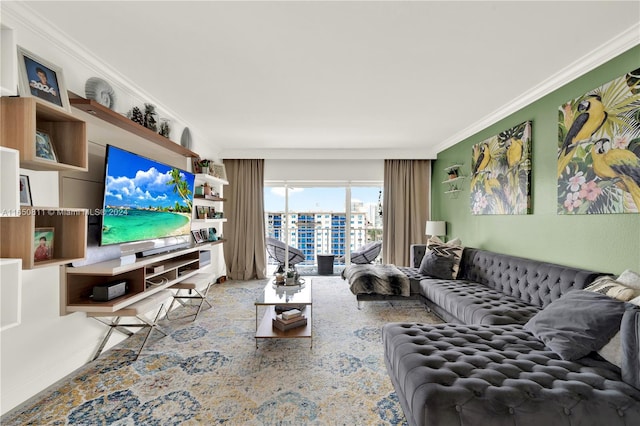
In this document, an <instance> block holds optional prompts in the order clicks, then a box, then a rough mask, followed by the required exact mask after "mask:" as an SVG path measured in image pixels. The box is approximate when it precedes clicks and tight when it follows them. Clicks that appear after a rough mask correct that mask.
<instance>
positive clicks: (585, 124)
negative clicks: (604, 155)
mask: <svg viewBox="0 0 640 426" xmlns="http://www.w3.org/2000/svg"><path fill="white" fill-rule="evenodd" d="M578 112H579V113H580V114H579V115H578V116H577V117H576V119H575V120H574V121H573V124H571V128H569V131H568V132H567V136H566V137H565V139H564V142H563V144H562V147H561V148H560V151H559V152H558V177H560V175H561V174H562V171H563V170H564V169H565V167H567V165H568V164H569V162H570V161H571V158H573V155H574V154H575V151H576V149H577V148H578V142H580V141H583V140H585V139H589V138H590V137H591V136H593V135H594V134H595V133H596V132H597V131H598V130H599V129H600V127H602V125H603V124H604V123H605V121H607V117H608V114H607V112H606V111H605V107H604V104H603V103H602V98H601V97H600V96H598V95H591V96H589V97H588V98H586V99H585V100H583V101H582V102H580V104H579V105H578Z"/></svg>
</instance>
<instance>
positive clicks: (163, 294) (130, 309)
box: [87, 290, 172, 360]
mask: <svg viewBox="0 0 640 426" xmlns="http://www.w3.org/2000/svg"><path fill="white" fill-rule="evenodd" d="M171 296H172V294H171V292H170V291H169V290H162V291H159V292H158V293H154V294H153V295H151V296H148V297H145V298H144V299H142V300H140V301H138V302H135V303H132V304H131V305H129V306H127V307H126V308H122V309H119V310H117V311H115V312H87V317H89V318H93V319H95V320H96V321H98V322H100V323H102V324H104V325H107V326H109V331H108V332H107V335H106V336H104V339H102V342H101V343H100V346H98V349H97V350H96V353H95V355H94V356H93V359H92V360H95V359H96V358H98V357H99V356H100V354H101V353H102V350H103V349H104V347H105V345H106V344H107V342H108V341H109V338H110V337H111V334H113V331H114V330H117V331H119V332H120V333H122V334H125V335H127V336H133V333H132V332H131V331H129V330H127V329H126V328H125V327H135V328H148V329H149V330H148V331H147V335H146V336H145V337H144V340H143V341H142V345H140V349H139V350H138V353H137V354H136V357H135V359H138V357H139V356H140V353H141V352H142V349H143V348H144V345H145V344H146V343H147V340H148V339H149V336H150V335H151V332H152V331H153V330H158V331H159V332H160V333H162V334H163V335H165V336H166V335H167V333H165V332H164V331H162V329H160V328H159V327H158V326H157V323H158V319H159V318H160V314H161V313H162V309H163V307H164V304H165V303H166V301H167V300H168V299H169V298H170V297H171ZM158 305H160V307H159V308H158V313H157V314H156V315H155V318H154V319H153V321H150V320H149V319H147V318H145V317H144V314H146V313H148V312H151V311H153V310H154V309H155V308H156V307H157V306H158ZM106 317H111V318H112V319H111V321H110V322H107V321H106V320H103V319H102V318H106ZM122 317H135V318H137V319H138V320H139V321H140V323H134V324H122V323H120V320H121V319H122Z"/></svg>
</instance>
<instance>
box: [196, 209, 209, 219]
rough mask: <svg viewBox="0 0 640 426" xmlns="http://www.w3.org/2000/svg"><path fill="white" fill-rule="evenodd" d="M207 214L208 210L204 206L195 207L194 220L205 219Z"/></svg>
mask: <svg viewBox="0 0 640 426" xmlns="http://www.w3.org/2000/svg"><path fill="white" fill-rule="evenodd" d="M207 213H208V208H207V207H204V206H197V207H196V219H206V218H207Z"/></svg>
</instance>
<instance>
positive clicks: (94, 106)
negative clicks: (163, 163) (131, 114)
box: [69, 97, 199, 158]
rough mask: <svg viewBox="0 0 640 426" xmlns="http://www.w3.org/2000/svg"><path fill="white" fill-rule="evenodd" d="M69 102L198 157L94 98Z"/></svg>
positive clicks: (92, 113)
mask: <svg viewBox="0 0 640 426" xmlns="http://www.w3.org/2000/svg"><path fill="white" fill-rule="evenodd" d="M69 102H70V103H71V106H72V107H74V108H77V109H79V110H82V111H84V112H86V113H87V114H90V115H93V116H94V117H97V118H99V119H101V120H104V121H106V122H108V123H111V124H113V125H114V126H117V127H119V128H121V129H123V130H126V131H127V132H130V133H133V134H135V135H137V136H139V137H141V138H144V139H146V140H148V141H149V142H153V143H154V144H156V145H158V146H160V147H162V148H164V149H167V150H169V151H172V152H174V153H176V154H179V155H182V156H184V157H196V158H198V157H199V155H198V154H196V153H195V152H193V151H191V150H190V149H187V148H185V147H183V146H182V145H180V144H178V143H175V142H173V141H172V140H170V139H167V138H165V137H164V136H161V135H159V134H158V133H156V132H154V131H153V130H150V129H147V128H146V127H144V126H141V125H139V124H138V123H135V122H133V121H131V120H130V119H128V118H127V117H125V116H123V115H122V114H119V113H117V112H115V111H112V110H110V109H109V108H107V107H105V106H102V105H100V104H99V103H97V102H96V101H94V100H92V99H84V98H80V97H78V98H70V99H69Z"/></svg>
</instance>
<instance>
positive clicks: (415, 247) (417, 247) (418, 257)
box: [409, 244, 427, 268]
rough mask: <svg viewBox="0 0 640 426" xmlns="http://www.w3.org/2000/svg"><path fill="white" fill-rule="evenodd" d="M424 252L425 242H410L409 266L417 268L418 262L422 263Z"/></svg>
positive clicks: (425, 248)
mask: <svg viewBox="0 0 640 426" xmlns="http://www.w3.org/2000/svg"><path fill="white" fill-rule="evenodd" d="M426 252H427V245H426V244H411V247H410V248H409V255H410V256H411V257H410V259H411V260H410V261H411V265H410V266H411V267H413V268H419V267H420V263H422V258H423V257H424V255H425V253H426Z"/></svg>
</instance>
